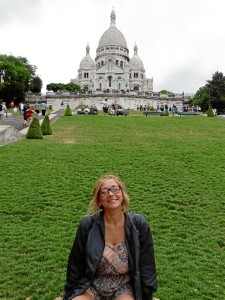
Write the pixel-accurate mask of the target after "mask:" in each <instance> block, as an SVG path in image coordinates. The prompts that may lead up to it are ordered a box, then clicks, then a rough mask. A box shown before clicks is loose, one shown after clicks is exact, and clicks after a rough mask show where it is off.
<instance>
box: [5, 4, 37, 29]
mask: <svg viewBox="0 0 225 300" xmlns="http://www.w3.org/2000/svg"><path fill="white" fill-rule="evenodd" d="M41 2H42V1H41V0H19V1H18V0H0V12H1V18H0V26H1V27H3V28H4V27H7V26H14V25H15V24H16V23H25V24H26V23H28V22H30V21H32V20H33V21H34V22H35V19H36V18H37V17H38V14H39V12H40V11H41V7H42V6H41V4H42V3H41Z"/></svg>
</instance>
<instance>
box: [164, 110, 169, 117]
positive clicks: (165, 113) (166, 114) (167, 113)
mask: <svg viewBox="0 0 225 300" xmlns="http://www.w3.org/2000/svg"><path fill="white" fill-rule="evenodd" d="M169 115H170V114H169V111H168V109H166V110H165V112H164V116H166V117H169Z"/></svg>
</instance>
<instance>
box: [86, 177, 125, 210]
mask: <svg viewBox="0 0 225 300" xmlns="http://www.w3.org/2000/svg"><path fill="white" fill-rule="evenodd" d="M109 179H112V180H114V181H115V182H116V183H117V184H118V186H119V187H120V188H121V192H122V195H123V202H122V209H123V210H124V211H126V210H127V209H128V207H129V202H130V199H129V196H128V194H127V191H126V187H125V184H124V183H123V182H122V180H121V179H120V178H119V177H118V176H116V175H111V174H109V175H104V176H102V177H101V178H99V179H98V180H97V181H96V183H95V185H94V188H93V193H92V194H93V198H92V200H91V201H90V203H89V207H88V213H89V214H92V213H95V212H97V211H99V210H101V208H99V206H98V200H99V191H100V189H101V186H102V184H103V182H105V181H106V180H109Z"/></svg>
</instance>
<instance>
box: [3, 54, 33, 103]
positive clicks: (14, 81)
mask: <svg viewBox="0 0 225 300" xmlns="http://www.w3.org/2000/svg"><path fill="white" fill-rule="evenodd" d="M36 69H37V67H36V66H32V65H30V64H29V62H28V60H27V58H25V57H15V56H13V55H5V54H4V55H0V98H2V99H4V100H5V101H6V103H7V104H8V103H9V102H10V101H11V100H14V102H15V104H17V105H18V103H19V102H21V101H24V98H25V95H26V93H27V92H28V90H29V84H30V81H31V82H32V79H33V78H34V76H35V72H36Z"/></svg>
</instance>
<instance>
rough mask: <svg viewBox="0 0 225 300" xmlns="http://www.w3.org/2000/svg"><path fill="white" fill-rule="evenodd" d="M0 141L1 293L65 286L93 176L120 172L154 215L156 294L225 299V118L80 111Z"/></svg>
mask: <svg viewBox="0 0 225 300" xmlns="http://www.w3.org/2000/svg"><path fill="white" fill-rule="evenodd" d="M51 127H52V131H53V135H51V136H45V137H44V139H43V140H23V141H20V142H16V143H13V144H8V145H6V146H4V147H1V148H0V157H1V159H0V167H1V181H0V182H1V193H0V212H1V214H0V215H1V218H0V224H1V226H0V244H1V247H0V257H1V258H0V261H1V263H0V273H1V276H0V299H2V300H5V299H10V300H25V299H27V300H28V299H29V300H41V299H43V300H50V299H53V298H54V297H56V296H57V295H61V294H62V293H63V288H64V282H65V275H66V274H65V273H66V264H67V258H68V254H69V251H70V248H71V245H72V242H73V239H74V235H75V232H76V227H77V224H78V222H79V220H80V219H81V218H82V217H83V216H84V215H85V214H86V210H87V206H88V203H89V201H90V199H91V196H92V195H91V193H92V187H93V185H94V183H95V181H96V179H97V178H98V177H99V176H101V175H103V174H105V173H114V174H117V175H119V176H120V177H121V178H122V179H123V181H124V182H125V183H126V185H127V189H128V193H129V195H130V198H131V207H130V208H131V209H132V210H133V211H135V212H138V213H141V214H143V215H144V216H145V217H146V219H147V220H148V221H149V223H150V225H151V228H152V232H153V238H154V244H155V254H156V262H157V272H158V279H159V289H158V292H157V293H156V295H155V296H156V297H157V298H160V300H190V299H192V300H195V299H196V300H212V299H217V300H223V299H225V294H224V291H225V281H224V278H225V271H224V261H225V251H224V250H225V249H224V247H225V241H224V237H225V232H224V228H225V227H224V221H225V211H224V207H225V195H224V190H225V181H224V177H225V168H224V166H225V122H224V120H221V119H218V118H206V117H200V116H199V117H171V118H170V117H143V116H141V117H140V116H129V117H123V116H121V117H103V116H102V115H99V116H86V115H75V116H72V117H61V118H60V119H58V120H57V121H56V122H55V123H54V124H52V126H51Z"/></svg>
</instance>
